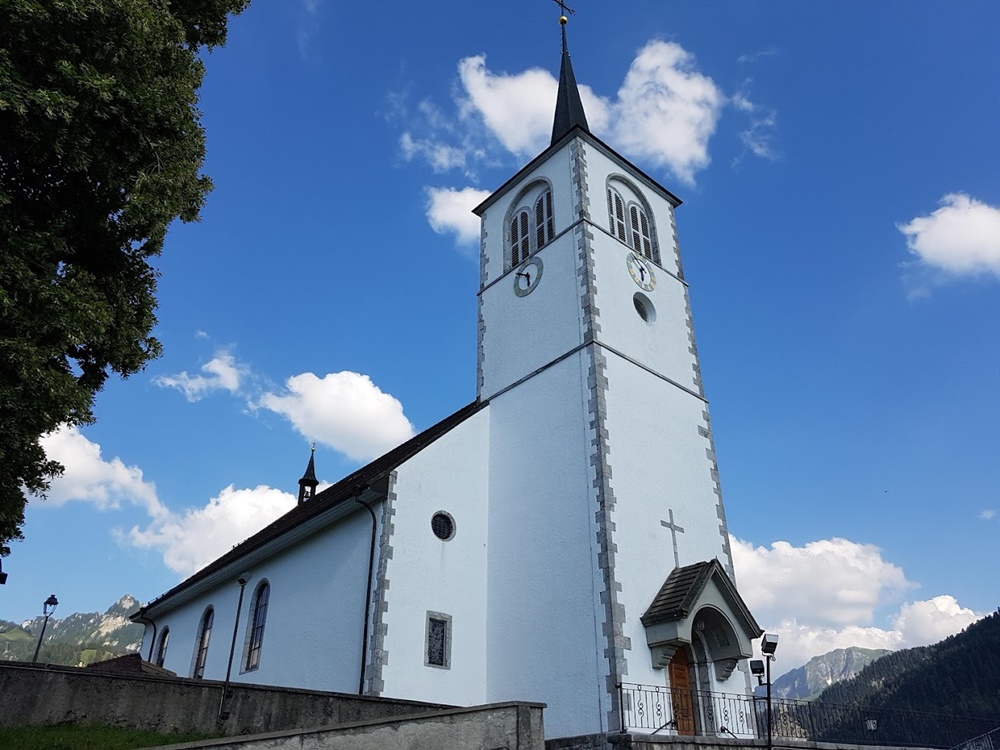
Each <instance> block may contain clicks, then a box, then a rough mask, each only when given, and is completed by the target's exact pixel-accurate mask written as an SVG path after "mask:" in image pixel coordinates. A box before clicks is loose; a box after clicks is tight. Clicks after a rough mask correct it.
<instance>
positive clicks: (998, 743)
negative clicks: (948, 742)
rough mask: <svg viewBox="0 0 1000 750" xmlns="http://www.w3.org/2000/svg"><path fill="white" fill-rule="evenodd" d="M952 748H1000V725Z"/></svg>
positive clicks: (972, 749) (979, 749) (961, 749)
mask: <svg viewBox="0 0 1000 750" xmlns="http://www.w3.org/2000/svg"><path fill="white" fill-rule="evenodd" d="M952 750H1000V727H997V728H996V729H994V730H993V731H991V732H987V733H986V734H981V735H979V736H978V737H973V738H972V739H971V740H966V741H965V742H962V743H960V744H958V745H955V747H953V748H952Z"/></svg>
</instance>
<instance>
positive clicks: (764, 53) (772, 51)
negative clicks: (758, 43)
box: [736, 47, 778, 65]
mask: <svg viewBox="0 0 1000 750" xmlns="http://www.w3.org/2000/svg"><path fill="white" fill-rule="evenodd" d="M777 54H778V49H777V48H775V47H768V48H766V49H762V50H759V51H757V52H751V53H749V54H746V55H740V56H739V57H737V58H736V62H738V63H740V64H741V65H744V64H746V63H755V62H757V61H758V60H760V59H761V58H764V57H771V56H772V55H777Z"/></svg>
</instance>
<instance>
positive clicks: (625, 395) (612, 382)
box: [606, 355, 729, 684]
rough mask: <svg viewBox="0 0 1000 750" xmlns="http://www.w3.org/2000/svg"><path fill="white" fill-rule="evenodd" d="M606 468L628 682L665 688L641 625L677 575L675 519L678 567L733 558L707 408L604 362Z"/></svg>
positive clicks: (631, 369)
mask: <svg viewBox="0 0 1000 750" xmlns="http://www.w3.org/2000/svg"><path fill="white" fill-rule="evenodd" d="M607 360H608V362H607V375H608V383H609V387H608V394H607V408H608V414H607V420H606V427H607V430H608V444H609V446H610V453H609V456H608V461H609V463H610V465H611V469H612V479H611V486H612V488H613V490H614V493H615V500H616V504H615V509H614V512H613V520H614V523H615V532H614V542H615V544H616V545H617V546H618V553H617V558H616V570H615V575H616V577H617V578H618V580H619V582H620V583H621V584H622V591H621V592H620V593H619V601H620V602H621V603H622V604H623V605H624V607H625V616H626V622H625V629H626V634H627V635H628V636H629V637H630V638H631V639H632V653H631V654H630V656H629V681H632V682H639V683H643V684H664V675H663V671H662V670H654V669H652V666H651V659H650V654H649V649H648V648H647V646H646V635H645V629H644V628H643V626H642V623H641V622H640V621H639V617H640V616H641V615H642V613H643V612H645V611H646V609H647V608H648V607H649V605H650V603H651V602H652V601H653V597H654V596H655V595H656V593H657V591H659V588H660V586H661V585H663V582H664V581H665V580H666V579H667V576H669V575H670V572H671V571H672V570H673V568H674V555H673V545H672V540H671V533H670V529H668V528H665V527H664V526H662V525H661V524H660V521H665V520H667V519H668V518H669V511H670V509H673V511H674V522H675V523H676V524H678V525H679V526H682V527H683V528H684V532H683V533H678V534H677V546H678V554H679V558H680V564H681V565H682V566H683V565H688V564H691V563H694V562H698V561H701V560H710V559H712V558H713V557H718V558H719V559H720V561H721V562H722V563H723V565H726V564H728V562H729V560H728V557H727V556H726V555H725V550H724V547H723V536H722V534H721V533H720V525H721V523H722V521H721V520H720V518H719V516H718V511H717V506H718V502H719V500H718V497H717V495H716V494H715V492H714V489H715V485H714V481H713V478H712V473H711V470H712V461H711V459H710V458H709V457H708V455H707V453H706V451H707V449H708V448H709V441H708V439H707V438H705V437H703V436H702V435H701V434H699V432H698V427H699V426H703V425H704V424H705V422H704V419H703V416H702V412H703V411H704V410H706V409H707V406H706V405H705V403H704V402H703V401H702V400H701V399H698V398H696V397H694V396H692V395H690V394H688V393H686V392H684V391H682V390H681V389H679V388H677V387H676V386H673V385H671V384H669V383H666V382H665V381H663V380H661V379H659V378H657V377H656V376H654V375H652V374H650V373H648V372H646V371H645V370H642V369H641V368H638V367H636V366H635V365H633V364H631V363H629V362H627V361H625V360H623V359H621V358H619V357H615V356H614V355H608V358H607Z"/></svg>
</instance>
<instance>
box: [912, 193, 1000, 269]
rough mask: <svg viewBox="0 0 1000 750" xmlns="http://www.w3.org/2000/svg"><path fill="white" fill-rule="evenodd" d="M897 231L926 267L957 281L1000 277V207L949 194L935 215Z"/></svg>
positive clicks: (931, 214) (943, 199)
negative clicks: (963, 277)
mask: <svg viewBox="0 0 1000 750" xmlns="http://www.w3.org/2000/svg"><path fill="white" fill-rule="evenodd" d="M897 228H898V229H899V231H900V232H902V233H903V235H904V236H905V237H906V245H907V247H908V248H909V249H910V252H912V253H913V254H914V255H915V256H916V257H917V261H918V263H919V264H921V265H923V266H925V267H928V268H931V269H935V270H938V271H943V272H944V273H945V274H947V275H949V276H956V277H959V276H979V275H986V274H992V275H994V276H997V277H1000V207H997V206H990V205H988V204H986V203H983V202H982V201H978V200H976V199H975V198H972V197H970V196H969V195H967V194H965V193H949V194H947V195H945V196H944V197H943V198H941V207H940V208H938V209H937V210H936V211H933V212H932V213H930V214H929V215H927V216H918V217H916V218H915V219H912V220H911V221H909V222H907V223H906V224H898V225H897Z"/></svg>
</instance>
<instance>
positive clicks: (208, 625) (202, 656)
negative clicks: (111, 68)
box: [191, 607, 215, 680]
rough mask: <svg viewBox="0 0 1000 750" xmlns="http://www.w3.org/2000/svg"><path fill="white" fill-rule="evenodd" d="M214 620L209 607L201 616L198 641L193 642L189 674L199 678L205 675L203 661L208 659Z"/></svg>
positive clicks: (212, 611)
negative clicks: (192, 664) (191, 666)
mask: <svg viewBox="0 0 1000 750" xmlns="http://www.w3.org/2000/svg"><path fill="white" fill-rule="evenodd" d="M214 621H215V610H214V609H212V608H211V607H209V608H208V609H206V610H205V614H204V615H203V616H202V618H201V628H200V630H199V632H198V642H197V643H195V645H194V647H195V649H196V650H195V654H194V670H193V671H192V673H191V676H192V677H194V678H195V679H196V680H200V679H202V678H203V677H204V676H205V661H206V660H207V659H208V642H209V640H210V639H211V638H212V623H213V622H214Z"/></svg>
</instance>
